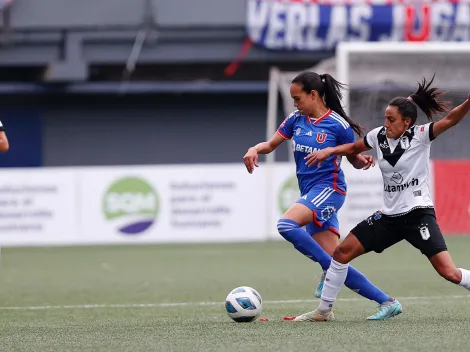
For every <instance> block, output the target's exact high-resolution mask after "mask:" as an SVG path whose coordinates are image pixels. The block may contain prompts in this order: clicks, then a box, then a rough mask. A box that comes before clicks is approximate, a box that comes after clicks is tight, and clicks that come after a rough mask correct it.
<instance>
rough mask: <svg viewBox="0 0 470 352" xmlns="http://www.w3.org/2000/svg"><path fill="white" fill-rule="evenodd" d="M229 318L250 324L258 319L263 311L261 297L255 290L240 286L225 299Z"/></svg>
mask: <svg viewBox="0 0 470 352" xmlns="http://www.w3.org/2000/svg"><path fill="white" fill-rule="evenodd" d="M225 309H226V310H227V313H228V316H229V317H230V318H231V319H232V320H234V321H236V322H237V323H249V322H251V321H254V320H256V319H258V317H259V316H260V314H261V312H262V310H263V301H262V300H261V295H260V294H259V293H258V291H256V290H255V289H254V288H251V287H248V286H240V287H237V288H236V289H234V290H232V291H231V292H230V293H229V294H228V296H227V298H226V299H225Z"/></svg>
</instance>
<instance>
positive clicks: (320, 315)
mask: <svg viewBox="0 0 470 352" xmlns="http://www.w3.org/2000/svg"><path fill="white" fill-rule="evenodd" d="M334 318H335V316H334V314H333V311H331V310H328V311H321V310H319V309H315V310H314V311H311V312H308V313H304V314H302V315H299V316H298V317H296V318H295V319H294V320H293V321H328V320H333V319H334Z"/></svg>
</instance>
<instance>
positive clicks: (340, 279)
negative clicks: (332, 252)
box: [318, 260, 349, 310]
mask: <svg viewBox="0 0 470 352" xmlns="http://www.w3.org/2000/svg"><path fill="white" fill-rule="evenodd" d="M348 267H349V263H348V264H342V263H339V262H337V261H336V260H332V261H331V264H330V268H329V269H328V271H327V272H326V278H325V283H324V284H323V291H322V294H321V301H320V305H319V306H318V309H320V310H331V309H332V308H333V303H334V301H335V300H336V297H337V296H338V293H339V290H340V289H341V287H342V286H343V284H344V281H346V276H347V275H348Z"/></svg>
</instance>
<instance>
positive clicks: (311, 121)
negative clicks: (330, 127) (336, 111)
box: [307, 109, 333, 125]
mask: <svg viewBox="0 0 470 352" xmlns="http://www.w3.org/2000/svg"><path fill="white" fill-rule="evenodd" d="M332 112H333V111H332V110H331V109H328V111H327V112H325V114H324V115H323V116H320V117H319V118H318V119H312V118H311V117H308V116H307V121H308V122H309V123H313V124H314V125H318V124H319V123H320V122H321V121H323V120H324V119H326V118H327V117H328V116H330V114H331V113H332Z"/></svg>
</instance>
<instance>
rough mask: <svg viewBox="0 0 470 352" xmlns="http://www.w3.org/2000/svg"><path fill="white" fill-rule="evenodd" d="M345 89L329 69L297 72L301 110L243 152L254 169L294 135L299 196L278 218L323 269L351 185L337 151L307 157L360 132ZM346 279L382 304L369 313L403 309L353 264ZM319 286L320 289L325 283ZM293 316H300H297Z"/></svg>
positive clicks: (354, 159)
mask: <svg viewBox="0 0 470 352" xmlns="http://www.w3.org/2000/svg"><path fill="white" fill-rule="evenodd" d="M341 89H342V85H341V84H340V83H339V82H337V81H336V80H335V79H334V78H333V77H332V76H330V75H329V74H322V75H318V74H317V73H315V72H303V73H301V74H299V75H298V76H297V77H295V78H294V79H293V80H292V84H291V88H290V93H291V96H292V99H293V100H294V105H295V107H296V108H297V109H298V110H296V111H294V112H293V113H292V114H290V115H289V116H288V117H287V118H286V119H285V120H284V122H283V123H282V124H281V126H280V127H279V129H278V131H277V133H275V134H274V136H273V137H272V138H271V139H270V140H269V141H266V142H262V143H259V144H257V145H255V146H254V147H251V148H249V149H248V152H247V153H246V154H245V156H244V158H243V159H244V162H245V166H246V168H247V170H248V172H250V173H252V172H253V170H254V168H255V167H257V166H258V154H268V153H271V152H272V151H273V150H274V149H276V148H277V147H278V146H279V145H280V144H281V143H282V142H284V141H285V140H287V139H292V147H293V152H294V158H295V164H296V169H297V178H298V183H299V188H300V193H301V196H300V198H299V199H298V200H297V202H296V203H294V204H293V205H292V206H291V207H290V208H289V209H288V210H287V211H286V213H285V214H284V215H283V217H282V218H281V219H280V220H279V221H278V223H277V228H278V231H279V233H280V234H281V235H282V236H283V237H284V238H285V239H286V240H287V241H289V242H290V243H292V244H293V246H294V247H295V249H297V250H298V251H299V252H300V253H302V254H303V255H305V256H306V257H308V258H310V259H311V260H313V261H314V262H318V263H319V264H320V265H321V267H322V269H323V270H324V271H326V270H327V269H328V267H329V266H330V262H331V254H332V253H333V251H334V249H335V248H336V247H337V246H338V244H339V223H338V218H337V212H338V210H339V209H340V208H341V207H342V205H343V203H344V200H345V197H346V191H347V189H346V188H347V187H346V182H345V179H344V174H343V171H342V170H341V157H337V156H334V155H333V156H331V157H330V158H329V159H328V160H327V161H325V162H324V163H323V164H322V166H321V167H319V168H312V167H308V166H307V165H306V163H305V157H306V156H307V155H308V154H310V153H312V152H314V151H317V150H321V149H324V148H328V147H334V146H337V145H342V144H347V143H351V142H354V132H356V133H357V134H358V135H360V136H361V134H362V133H361V128H360V126H359V125H358V124H357V123H356V122H355V121H353V120H351V119H350V118H349V117H348V116H347V115H346V113H345V112H344V110H343V108H342V106H341V98H342V94H341ZM348 160H349V161H350V162H351V164H352V165H353V166H354V167H355V168H357V169H360V168H366V169H367V168H369V167H370V166H371V165H373V159H372V158H371V157H370V156H362V155H354V156H350V157H348ZM304 226H306V230H304V229H303V227H304ZM345 285H346V286H347V287H348V288H350V289H351V290H354V291H355V292H357V293H358V294H360V295H362V296H364V297H366V298H368V299H370V300H373V301H376V302H378V303H379V304H380V308H381V309H380V310H379V312H378V313H377V314H375V315H373V316H371V317H369V318H368V319H370V320H382V319H387V318H390V317H391V316H392V315H391V313H392V312H393V313H395V315H396V312H397V311H400V312H401V305H400V303H399V302H398V301H397V300H395V299H393V298H392V297H390V296H388V295H387V294H385V293H384V292H382V291H381V290H379V289H378V288H377V287H375V286H374V285H373V284H372V283H371V282H369V281H368V280H367V278H366V277H365V276H364V275H363V274H362V273H360V272H359V271H357V270H356V269H354V268H353V267H349V270H348V276H347V279H346V282H345ZM317 291H320V294H321V289H320V290H317ZM317 294H318V292H317ZM330 318H331V316H328V317H327V319H326V320H329V319H330ZM295 320H297V321H301V319H299V317H298V318H296V319H295Z"/></svg>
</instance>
